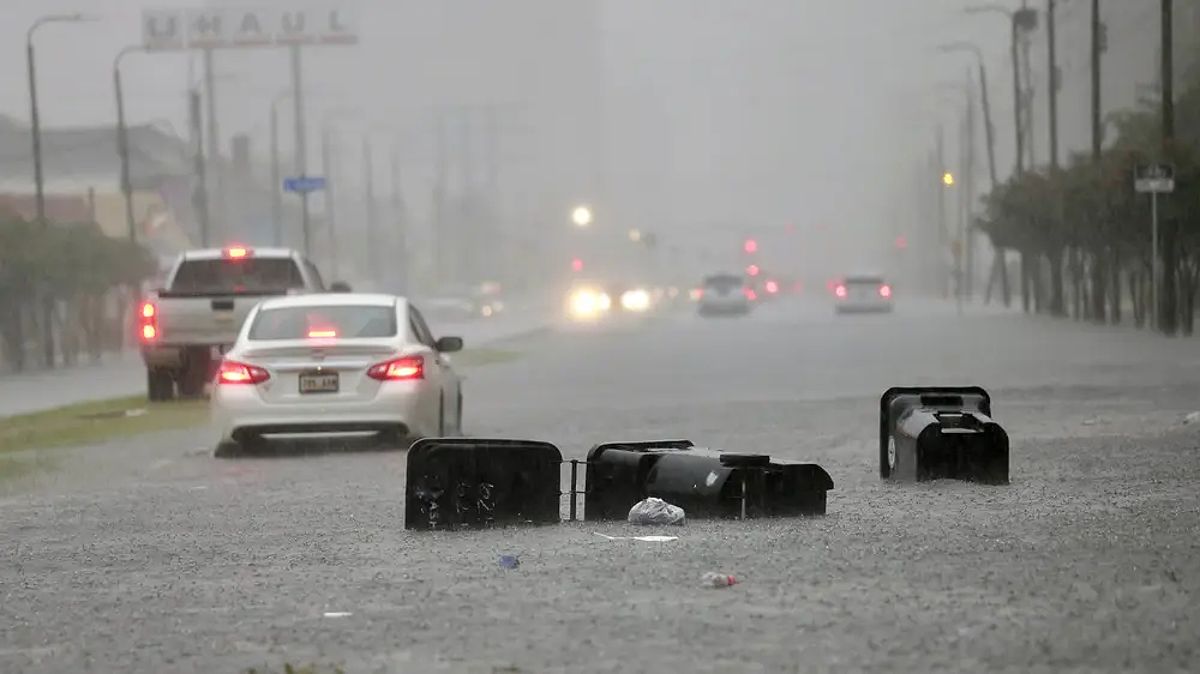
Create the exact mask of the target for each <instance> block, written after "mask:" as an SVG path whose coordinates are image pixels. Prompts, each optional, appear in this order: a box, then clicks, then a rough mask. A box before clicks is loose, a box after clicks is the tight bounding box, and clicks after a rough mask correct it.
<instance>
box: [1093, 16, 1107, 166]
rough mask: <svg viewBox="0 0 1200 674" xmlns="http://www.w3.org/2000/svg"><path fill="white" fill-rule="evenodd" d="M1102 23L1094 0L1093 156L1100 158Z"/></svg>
mask: <svg viewBox="0 0 1200 674" xmlns="http://www.w3.org/2000/svg"><path fill="white" fill-rule="evenodd" d="M1101 26H1102V24H1101V23H1100V0H1092V158H1094V159H1099V158H1100V151H1101V149H1102V147H1103V145H1104V127H1103V126H1102V123H1103V122H1102V116H1101V112H1100V55H1101V53H1102V52H1103V50H1104V48H1105V45H1104V44H1103V35H1102V32H1101V31H1102V30H1103V28H1102V27H1101Z"/></svg>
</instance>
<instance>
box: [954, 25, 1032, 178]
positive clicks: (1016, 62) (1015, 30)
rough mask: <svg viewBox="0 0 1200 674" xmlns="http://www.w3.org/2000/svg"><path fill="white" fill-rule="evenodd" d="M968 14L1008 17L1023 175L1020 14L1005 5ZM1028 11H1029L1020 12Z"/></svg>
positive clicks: (1018, 169)
mask: <svg viewBox="0 0 1200 674" xmlns="http://www.w3.org/2000/svg"><path fill="white" fill-rule="evenodd" d="M965 11H966V12H967V13H968V14H979V13H982V12H995V13H998V14H1003V15H1004V16H1006V17H1008V21H1009V25H1010V27H1011V30H1012V38H1011V42H1010V51H1011V55H1012V71H1013V137H1014V139H1015V141H1016V151H1017V156H1016V163H1015V169H1014V173H1015V175H1018V176H1019V175H1021V174H1022V173H1023V172H1024V170H1025V165H1024V157H1025V143H1024V135H1025V132H1024V129H1023V128H1022V127H1023V124H1022V123H1021V57H1020V53H1019V50H1018V47H1019V43H1020V36H1021V35H1020V20H1019V18H1018V13H1017V12H1014V11H1013V10H1011V9H1009V8H1007V7H1004V6H1003V5H982V6H979V7H968V8H967V9H966V10H965ZM1020 11H1027V10H1020Z"/></svg>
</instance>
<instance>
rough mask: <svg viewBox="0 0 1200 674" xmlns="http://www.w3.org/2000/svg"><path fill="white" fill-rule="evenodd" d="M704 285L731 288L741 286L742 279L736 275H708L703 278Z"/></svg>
mask: <svg viewBox="0 0 1200 674" xmlns="http://www.w3.org/2000/svg"><path fill="white" fill-rule="evenodd" d="M704 285H706V286H708V287H709V288H716V289H718V290H731V289H733V288H741V287H742V279H741V277H738V276H733V275H729V276H709V277H708V278H706V279H704Z"/></svg>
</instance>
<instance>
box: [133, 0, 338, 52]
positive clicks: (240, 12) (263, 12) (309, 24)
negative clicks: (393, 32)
mask: <svg viewBox="0 0 1200 674" xmlns="http://www.w3.org/2000/svg"><path fill="white" fill-rule="evenodd" d="M357 43H358V26H357V23H356V21H355V16H354V15H353V14H352V13H351V12H350V11H349V10H347V9H345V8H341V7H332V6H328V7H307V8H294V9H266V8H245V9H237V8H212V9H147V10H143V11H142V45H143V46H144V47H145V48H146V50H147V51H171V50H179V49H229V48H237V47H277V46H291V45H347V44H357Z"/></svg>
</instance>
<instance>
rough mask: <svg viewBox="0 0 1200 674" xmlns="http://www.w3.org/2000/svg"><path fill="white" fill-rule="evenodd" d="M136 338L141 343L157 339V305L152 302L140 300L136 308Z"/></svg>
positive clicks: (149, 342)
mask: <svg viewBox="0 0 1200 674" xmlns="http://www.w3.org/2000/svg"><path fill="white" fill-rule="evenodd" d="M138 338H139V339H141V340H142V343H143V344H151V343H153V342H156V341H158V307H157V306H155V305H154V303H153V302H142V306H141V307H139V308H138Z"/></svg>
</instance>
